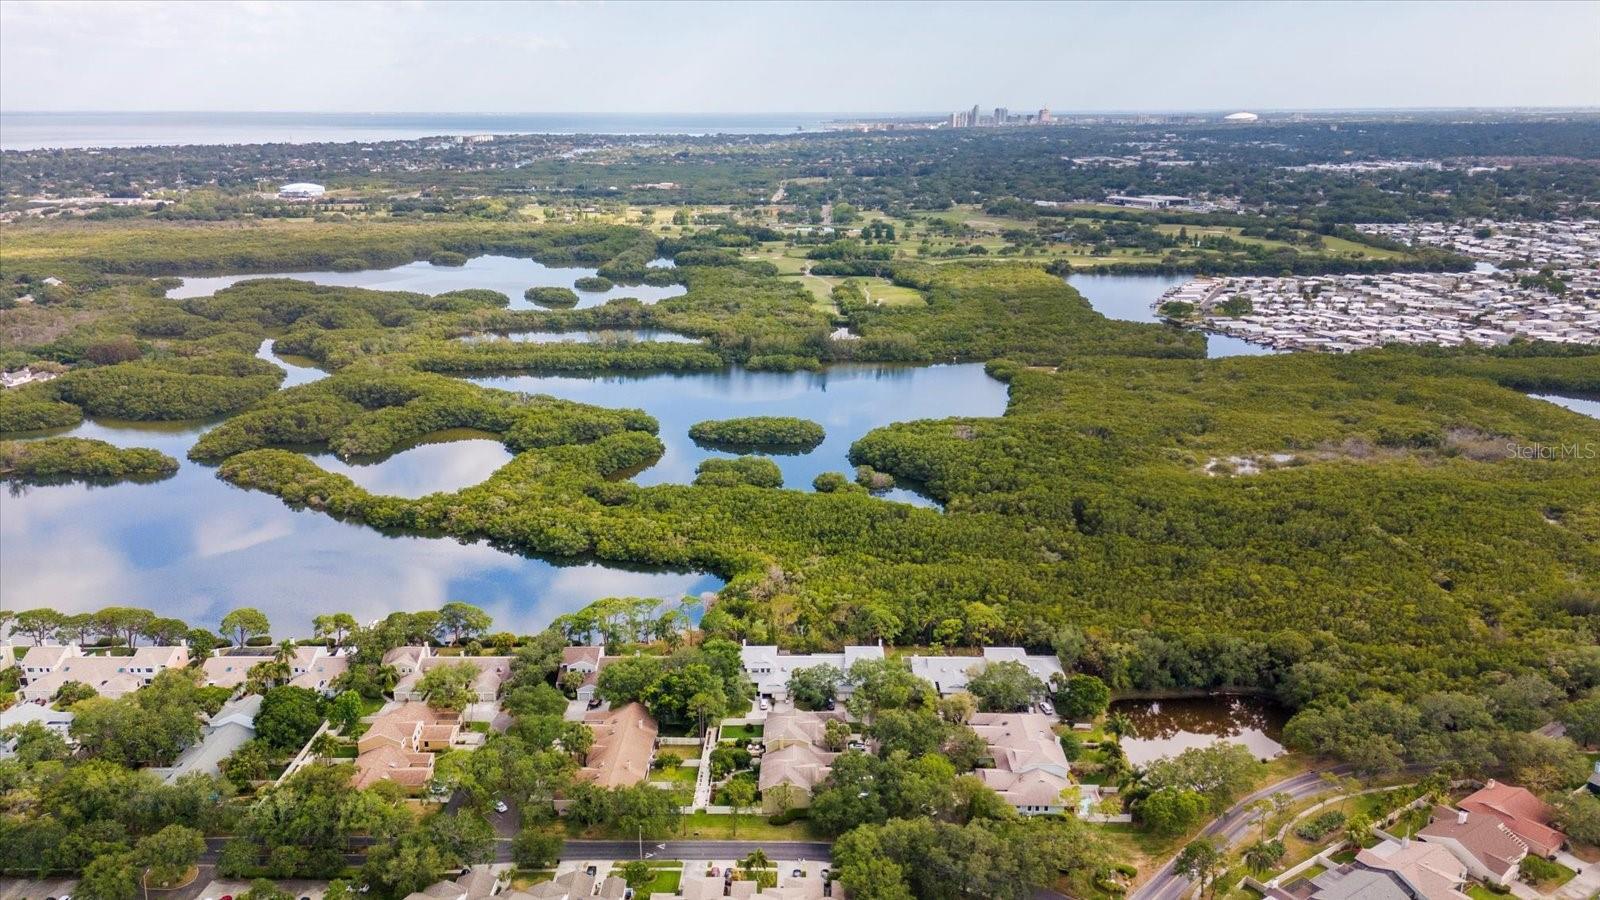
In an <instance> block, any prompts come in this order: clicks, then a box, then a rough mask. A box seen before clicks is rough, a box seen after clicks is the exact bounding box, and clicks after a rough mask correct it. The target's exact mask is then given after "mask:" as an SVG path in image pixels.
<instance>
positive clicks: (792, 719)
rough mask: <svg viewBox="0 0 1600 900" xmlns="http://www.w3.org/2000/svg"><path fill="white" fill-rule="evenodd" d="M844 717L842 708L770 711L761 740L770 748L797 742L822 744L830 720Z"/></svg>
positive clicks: (762, 730) (842, 719)
mask: <svg viewBox="0 0 1600 900" xmlns="http://www.w3.org/2000/svg"><path fill="white" fill-rule="evenodd" d="M844 718H845V715H844V712H843V711H842V710H839V711H833V712H807V711H805V710H794V711H792V712H773V713H769V714H768V715H767V718H766V722H765V724H764V725H763V727H762V729H761V741H762V743H764V744H766V745H767V746H768V747H769V748H782V747H783V746H785V745H787V744H795V743H803V744H821V743H822V737H823V733H824V732H825V731H826V730H827V727H828V722H829V720H831V719H838V720H840V721H844Z"/></svg>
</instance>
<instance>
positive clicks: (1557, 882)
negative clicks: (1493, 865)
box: [1522, 854, 1578, 894]
mask: <svg viewBox="0 0 1600 900" xmlns="http://www.w3.org/2000/svg"><path fill="white" fill-rule="evenodd" d="M1532 859H1533V856H1532V855H1531V854H1530V855H1529V856H1528V859H1526V860H1523V863H1522V875H1523V876H1524V877H1526V876H1527V875H1528V874H1529V873H1528V861H1529V860H1532ZM1539 863H1540V865H1539V868H1540V869H1541V870H1542V869H1545V868H1548V869H1549V871H1550V873H1551V875H1550V877H1549V878H1541V879H1539V880H1538V881H1536V882H1534V883H1533V889H1534V890H1536V891H1538V892H1539V893H1541V894H1548V893H1550V892H1551V891H1554V890H1555V889H1556V888H1558V887H1560V886H1562V885H1563V884H1566V883H1567V882H1569V881H1571V880H1572V879H1573V878H1574V877H1575V876H1577V874H1578V873H1577V872H1574V871H1573V870H1571V869H1569V868H1567V867H1566V866H1563V865H1562V864H1561V863H1558V862H1553V861H1550V860H1539Z"/></svg>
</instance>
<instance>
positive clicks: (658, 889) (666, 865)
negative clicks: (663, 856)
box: [611, 860, 683, 897]
mask: <svg viewBox="0 0 1600 900" xmlns="http://www.w3.org/2000/svg"><path fill="white" fill-rule="evenodd" d="M646 865H648V866H649V867H650V869H651V871H652V873H653V874H654V875H655V877H654V878H653V879H651V880H650V881H649V882H648V883H647V884H645V885H644V886H643V887H641V888H639V889H638V890H637V891H635V896H639V897H648V896H650V895H651V894H676V893H677V892H678V885H680V884H682V883H683V863H681V862H677V861H674V860H647V861H646ZM611 874H612V875H615V876H617V877H618V878H621V877H622V866H620V865H617V866H612V867H611Z"/></svg>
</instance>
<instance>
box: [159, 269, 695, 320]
mask: <svg viewBox="0 0 1600 900" xmlns="http://www.w3.org/2000/svg"><path fill="white" fill-rule="evenodd" d="M594 274H595V270H594V269H585V268H577V267H570V268H557V267H552V266H547V265H544V264H543V263H537V262H534V261H533V260H531V259H520V258H518V257H514V256H475V257H473V258H471V259H469V260H467V264H466V265H464V266H436V265H434V264H433V263H430V262H428V261H426V260H423V261H419V262H412V263H406V264H405V265H403V266H396V267H395V268H393V269H363V270H361V271H359V272H274V273H270V274H263V273H256V274H250V275H218V276H209V277H199V278H185V279H183V284H181V285H179V286H178V287H175V288H173V289H172V290H170V291H168V292H167V296H168V297H171V298H172V299H174V300H182V299H185V298H188V297H206V296H209V295H211V294H215V293H216V292H217V291H219V290H222V289H223V288H225V287H229V286H230V285H234V284H238V283H239V282H241V281H249V280H250V279H252V278H293V279H296V280H299V281H310V282H314V283H316V284H327V285H337V286H341V287H362V288H372V289H374V290H380V291H414V292H416V293H419V294H428V295H435V294H443V293H445V292H447V291H459V290H464V289H466V288H487V289H489V290H491V291H499V292H501V293H502V294H505V295H506V296H507V297H510V298H511V306H510V308H511V309H542V308H543V307H539V306H535V305H534V304H532V303H529V302H528V301H527V300H524V299H523V297H522V294H523V292H524V291H526V290H527V289H528V288H531V287H564V288H570V287H572V283H573V282H574V281H577V280H578V279H579V278H583V277H585V276H589V275H594ZM683 292H684V287H683V285H681V284H669V285H665V286H662V287H652V286H651V285H648V284H637V285H620V284H619V285H617V286H616V287H614V288H612V289H610V290H608V291H596V292H593V293H590V292H586V291H580V292H578V306H579V307H580V308H582V307H588V306H599V305H600V304H602V303H605V302H607V301H609V300H616V299H618V298H620V297H634V298H637V299H639V300H641V301H643V302H645V303H655V302H656V301H658V300H665V299H666V298H668V297H676V296H678V295H680V294H682V293H683Z"/></svg>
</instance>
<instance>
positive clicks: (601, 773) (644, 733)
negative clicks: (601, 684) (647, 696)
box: [578, 703, 657, 787]
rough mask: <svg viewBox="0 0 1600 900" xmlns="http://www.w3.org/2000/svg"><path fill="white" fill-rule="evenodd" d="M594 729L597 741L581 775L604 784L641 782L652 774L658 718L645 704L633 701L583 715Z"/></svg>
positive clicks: (617, 784) (585, 722) (579, 772)
mask: <svg viewBox="0 0 1600 900" xmlns="http://www.w3.org/2000/svg"><path fill="white" fill-rule="evenodd" d="M583 721H584V724H586V725H588V726H589V727H590V728H591V729H593V730H594V744H593V746H591V747H590V748H589V755H588V758H587V759H586V760H585V762H584V766H583V768H581V769H579V770H578V777H579V778H581V779H583V780H584V781H589V782H593V783H594V784H598V785H600V786H601V787H621V786H623V785H630V784H638V783H639V782H641V781H643V780H644V779H645V777H646V776H648V775H649V774H650V758H651V757H652V756H653V755H655V744H656V733H657V728H656V720H655V719H652V718H651V717H650V713H649V712H647V711H646V710H645V708H644V705H643V704H640V703H629V704H628V705H626V706H624V707H622V708H620V709H613V710H606V711H596V712H592V713H589V714H588V715H586V716H584V717H583Z"/></svg>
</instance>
